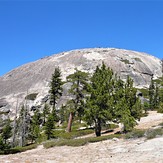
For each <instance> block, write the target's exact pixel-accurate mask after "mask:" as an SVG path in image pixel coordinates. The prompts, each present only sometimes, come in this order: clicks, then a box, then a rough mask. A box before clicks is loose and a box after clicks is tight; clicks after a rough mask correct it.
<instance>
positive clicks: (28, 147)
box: [0, 144, 37, 154]
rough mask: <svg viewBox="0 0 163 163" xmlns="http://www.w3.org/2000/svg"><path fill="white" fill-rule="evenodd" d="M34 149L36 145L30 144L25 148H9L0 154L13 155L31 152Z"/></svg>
mask: <svg viewBox="0 0 163 163" xmlns="http://www.w3.org/2000/svg"><path fill="white" fill-rule="evenodd" d="M34 148H37V144H32V145H28V146H25V147H15V148H10V149H5V150H4V151H0V154H14V153H19V152H24V151H27V150H31V149H34Z"/></svg>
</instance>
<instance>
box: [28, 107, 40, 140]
mask: <svg viewBox="0 0 163 163" xmlns="http://www.w3.org/2000/svg"><path fill="white" fill-rule="evenodd" d="M40 124H41V113H40V112H39V110H38V109H36V111H35V112H34V115H33V117H32V120H31V124H30V129H29V133H30V135H29V138H30V139H31V141H32V142H33V141H36V140H37V139H39V138H40V136H41V135H40Z"/></svg>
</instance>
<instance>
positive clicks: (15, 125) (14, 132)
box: [12, 98, 18, 147]
mask: <svg viewBox="0 0 163 163" xmlns="http://www.w3.org/2000/svg"><path fill="white" fill-rule="evenodd" d="M17 112H18V98H17V102H16V111H15V117H14V129H13V139H12V147H14V146H15V138H16V127H17V122H16V120H17Z"/></svg>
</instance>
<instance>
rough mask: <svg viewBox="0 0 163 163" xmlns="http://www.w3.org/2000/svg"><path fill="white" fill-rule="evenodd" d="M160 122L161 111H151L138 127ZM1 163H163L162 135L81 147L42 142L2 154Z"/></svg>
mask: <svg viewBox="0 0 163 163" xmlns="http://www.w3.org/2000/svg"><path fill="white" fill-rule="evenodd" d="M161 122H163V114H159V113H156V112H150V113H149V116H148V117H144V118H142V119H141V121H140V122H139V125H138V126H137V128H139V129H142V128H150V127H153V126H156V125H158V124H159V123H161ZM0 162H1V163H38V162H39V163H93V162H96V163H163V137H158V138H154V139H150V140H146V139H144V138H140V139H130V140H124V139H112V140H106V141H102V142H98V143H90V144H87V145H85V146H81V147H68V146H62V147H53V148H49V149H44V148H43V146H42V145H40V146H38V148H36V149H33V150H29V151H26V152H22V153H18V154H12V155H1V156H0Z"/></svg>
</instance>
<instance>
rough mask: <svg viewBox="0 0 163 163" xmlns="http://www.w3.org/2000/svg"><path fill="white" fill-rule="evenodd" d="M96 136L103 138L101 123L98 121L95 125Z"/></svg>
mask: <svg viewBox="0 0 163 163" xmlns="http://www.w3.org/2000/svg"><path fill="white" fill-rule="evenodd" d="M95 134H96V136H101V121H100V120H97V122H96V123H95Z"/></svg>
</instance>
